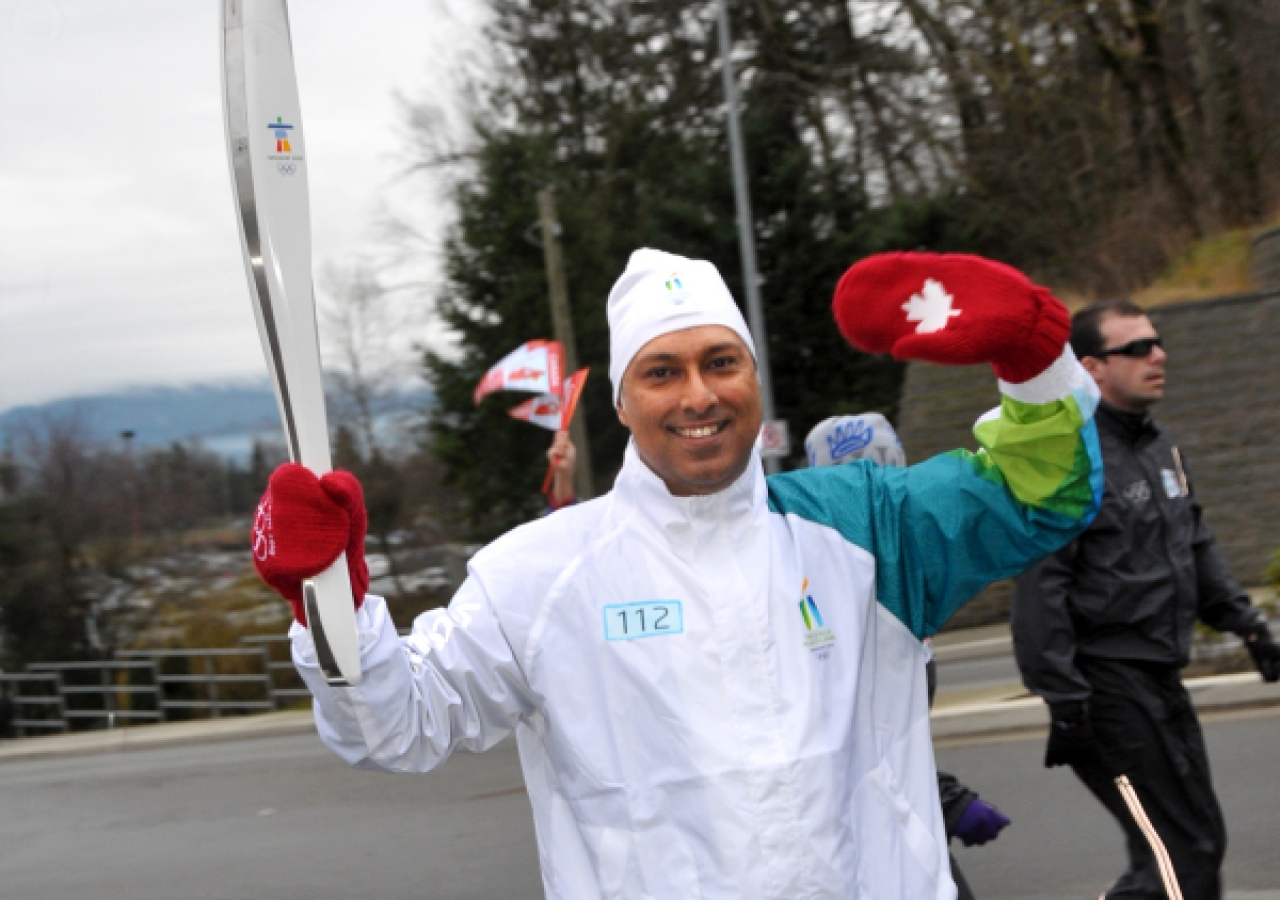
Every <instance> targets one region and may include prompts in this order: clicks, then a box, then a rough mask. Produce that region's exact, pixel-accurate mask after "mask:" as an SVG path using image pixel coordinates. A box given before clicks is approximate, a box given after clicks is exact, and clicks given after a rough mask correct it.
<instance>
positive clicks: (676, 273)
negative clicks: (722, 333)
mask: <svg viewBox="0 0 1280 900" xmlns="http://www.w3.org/2000/svg"><path fill="white" fill-rule="evenodd" d="M608 315H609V379H610V380H611V381H612V382H613V402H614V403H617V402H618V397H619V395H620V394H621V392H622V376H623V374H624V373H625V372H626V371H627V366H629V365H630V364H631V360H632V359H634V358H635V355H636V354H637V353H639V352H640V349H641V348H642V347H644V345H645V344H647V343H649V342H650V341H651V340H653V339H654V338H656V337H661V336H662V335H664V334H670V333H671V332H673V331H683V330H684V329H686V328H696V327H697V326H699V325H723V326H724V327H725V328H729V329H731V330H732V331H734V332H736V333H737V335H738V337H740V338H742V340H743V343H745V344H746V345H747V349H748V350H750V351H751V355H752V356H753V357H754V356H755V355H756V345H755V343H754V342H753V341H752V340H751V332H750V331H748V330H747V323H746V322H745V321H744V320H743V318H742V312H741V311H740V310H739V309H738V304H736V303H734V302H733V295H732V294H730V293H729V288H728V287H727V286H726V285H725V283H724V279H723V278H721V277H720V273H719V272H718V271H717V270H716V267H715V266H713V265H712V264H711V263H709V262H707V261H705V260H701V259H686V258H685V257H683V256H676V255H675V254H673V253H663V252H662V251H661V250H649V249H647V248H646V249H643V250H637V251H635V252H634V253H632V254H631V259H629V260H628V261H627V270H626V271H625V272H623V273H622V277H621V278H619V279H618V280H617V282H615V283H614V285H613V290H611V291H610V292H609V309H608Z"/></svg>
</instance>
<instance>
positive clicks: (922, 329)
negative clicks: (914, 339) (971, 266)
mask: <svg viewBox="0 0 1280 900" xmlns="http://www.w3.org/2000/svg"><path fill="white" fill-rule="evenodd" d="M898 296H902V295H901V294H899V295H898ZM953 299H954V298H953V297H952V296H951V295H950V294H948V293H947V289H946V288H944V287H943V286H942V282H940V281H934V280H933V279H932V278H926V279H925V280H924V290H922V291H921V292H920V293H918V294H912V295H911V299H910V300H908V301H907V302H906V303H904V304H902V308H903V309H904V310H906V312H907V321H908V322H919V323H920V324H919V325H917V326H916V333H917V334H929V333H930V332H934V331H941V330H942V329H944V328H946V327H947V322H948V321H949V320H950V319H951V318H952V317H953V316H958V315H960V310H958V309H952V308H951V301H952V300H953Z"/></svg>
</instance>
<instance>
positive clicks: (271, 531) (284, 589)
mask: <svg viewBox="0 0 1280 900" xmlns="http://www.w3.org/2000/svg"><path fill="white" fill-rule="evenodd" d="M368 522H369V520H368V516H367V515H366V513H365V509H364V491H362V490H361V489H360V482H358V481H356V478H355V476H354V475H352V474H351V473H350V472H341V471H339V472H329V473H328V474H327V475H325V476H324V477H323V478H317V477H316V475H315V473H314V472H312V471H311V470H310V469H308V468H307V467H306V466H303V465H299V464H298V463H285V464H283V465H282V466H280V467H279V468H278V469H276V470H275V471H274V472H273V473H271V480H270V481H268V482H267V492H266V493H265V494H263V495H262V501H261V502H260V503H259V504H258V514H257V517H256V519H255V520H254V523H253V538H252V539H253V567H254V568H255V569H257V570H258V574H259V575H261V576H262V580H263V581H265V582H266V583H267V584H269V585H271V587H273V588H275V590H276V591H277V592H278V593H279V594H280V596H282V597H284V598H285V599H286V600H288V601H289V602H290V603H291V604H292V605H293V617H294V618H295V619H297V620H298V622H299V624H302V625H306V624H307V616H306V612H305V611H304V609H303V606H302V582H303V581H304V580H306V579H307V578H312V577H314V576H316V575H319V574H320V573H321V572H323V571H324V570H325V569H327V568H329V566H331V565H333V561H334V560H336V559H337V558H338V555H339V554H340V553H342V551H344V550H345V551H346V552H347V571H348V573H349V574H350V576H351V592H352V594H353V595H354V596H355V599H356V607H357V608H359V606H360V604H361V603H363V602H364V595H365V592H366V591H368V590H369V567H368V566H367V565H366V564H365V561H364V534H365V530H366V528H367V527H368Z"/></svg>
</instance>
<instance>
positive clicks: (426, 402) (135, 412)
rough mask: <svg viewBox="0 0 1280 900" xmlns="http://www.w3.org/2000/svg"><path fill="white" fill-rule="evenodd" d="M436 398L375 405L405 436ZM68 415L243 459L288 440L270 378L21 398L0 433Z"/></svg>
mask: <svg viewBox="0 0 1280 900" xmlns="http://www.w3.org/2000/svg"><path fill="white" fill-rule="evenodd" d="M432 399H433V396H432V394H431V391H430V390H429V389H427V388H425V387H424V388H419V389H416V390H411V391H405V392H402V393H400V394H397V395H395V396H393V397H391V398H389V400H388V402H386V403H385V404H383V405H382V408H380V409H379V412H378V428H379V431H385V432H386V433H387V436H388V437H389V438H390V439H391V440H392V441H395V440H398V439H403V438H404V437H406V434H405V427H404V426H405V420H406V419H413V418H416V417H418V416H420V415H421V414H422V413H423V412H424V411H426V410H427V409H429V408H430V406H431V401H432ZM333 409H334V404H333V403H332V401H331V402H330V411H331V412H332V411H333ZM65 417H74V418H76V419H78V420H79V421H80V422H81V423H82V424H83V427H84V428H85V430H86V432H87V433H88V434H89V435H90V436H92V437H94V438H97V439H99V440H122V439H123V437H122V435H123V433H124V432H133V437H132V438H131V440H132V441H133V444H134V446H136V447H142V448H146V447H163V446H167V445H169V444H172V443H175V442H179V443H190V442H199V443H200V444H201V445H202V446H203V447H205V448H206V449H208V450H210V451H212V452H214V453H217V454H218V455H220V456H225V457H228V458H231V459H236V460H239V461H243V460H245V459H247V458H248V456H249V453H250V451H251V450H252V447H253V442H254V441H255V440H258V441H263V442H267V443H273V444H280V445H283V443H284V433H283V431H282V430H281V428H280V417H279V414H278V413H277V411H276V400H275V396H274V395H273V394H272V392H271V386H270V385H269V384H266V383H261V384H222V385H192V386H189V387H145V388H133V389H129V390H124V391H120V392H117V393H111V394H100V395H96V396H90V397H70V398H66V399H61V400H51V401H49V402H47V403H42V404H38V405H31V406H17V407H13V408H12V409H8V410H5V411H4V412H0V440H2V439H3V438H4V436H5V435H7V434H12V433H14V432H15V430H17V429H20V428H23V427H25V426H27V425H28V424H38V423H39V422H40V421H41V420H44V419H49V418H53V419H61V418H65Z"/></svg>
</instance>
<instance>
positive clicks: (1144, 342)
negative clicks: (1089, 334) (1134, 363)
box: [1093, 337, 1164, 359]
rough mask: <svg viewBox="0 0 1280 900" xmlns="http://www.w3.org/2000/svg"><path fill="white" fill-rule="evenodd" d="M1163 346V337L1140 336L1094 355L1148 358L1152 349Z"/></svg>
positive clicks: (1100, 356)
mask: <svg viewBox="0 0 1280 900" xmlns="http://www.w3.org/2000/svg"><path fill="white" fill-rule="evenodd" d="M1163 346H1164V343H1163V341H1162V339H1161V338H1158V337H1153V338H1138V340H1136V341H1130V342H1129V343H1127V344H1121V345H1120V346H1119V347H1112V348H1111V349H1110V350H1099V351H1098V352H1097V353H1095V354H1093V355H1094V356H1096V357H1097V358H1098V359H1106V358H1107V357H1108V356H1128V357H1131V358H1132V359H1146V358H1147V357H1148V356H1150V355H1151V351H1152V350H1154V349H1155V348H1156V347H1163Z"/></svg>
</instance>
